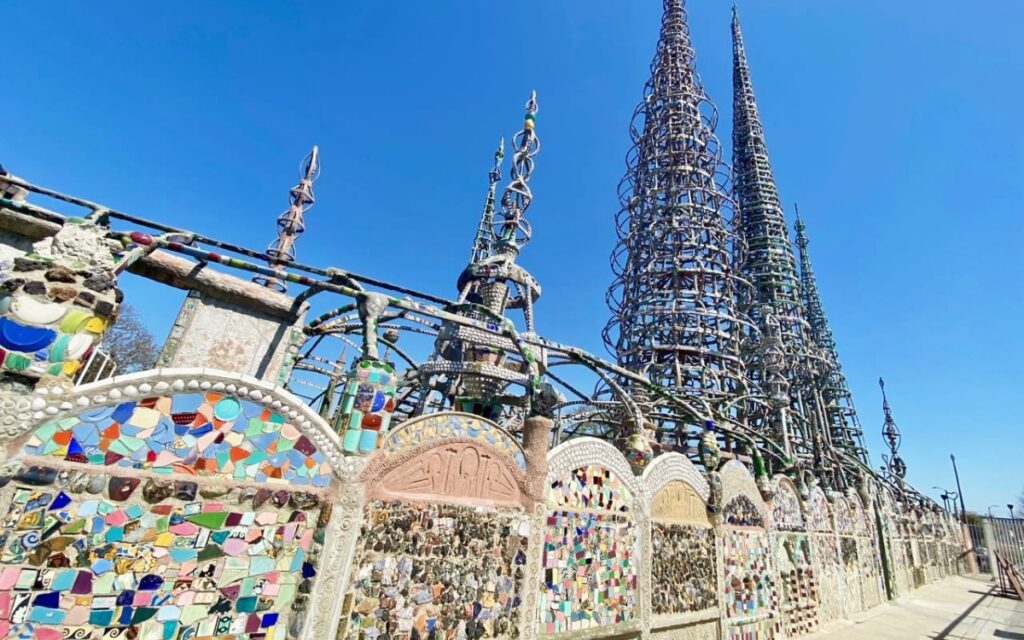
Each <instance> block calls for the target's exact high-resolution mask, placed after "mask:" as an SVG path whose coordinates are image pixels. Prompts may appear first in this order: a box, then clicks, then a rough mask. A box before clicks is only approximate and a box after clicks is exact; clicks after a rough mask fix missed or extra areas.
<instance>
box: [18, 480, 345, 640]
mask: <svg viewBox="0 0 1024 640" xmlns="http://www.w3.org/2000/svg"><path fill="white" fill-rule="evenodd" d="M19 480H22V481H23V480H29V481H32V482H33V483H34V484H36V485H38V484H40V483H42V482H44V481H52V484H51V485H49V486H27V485H25V484H24V482H19ZM140 483H141V481H140V480H139V479H138V478H119V477H110V478H106V477H104V476H101V475H89V474H83V473H78V472H66V471H65V472H61V473H60V474H59V475H58V474H57V473H56V472H55V471H52V472H51V471H48V470H45V469H40V468H36V469H35V470H33V471H30V472H26V473H23V474H21V476H20V477H16V478H15V480H14V482H13V483H12V484H11V485H9V487H8V489H7V491H6V492H5V495H6V498H5V499H4V504H3V505H2V508H3V514H4V515H3V520H2V527H3V532H2V533H0V547H2V552H0V553H2V556H0V562H2V563H3V565H4V567H3V569H2V571H0V637H4V638H7V637H11V638H25V639H35V640H57V639H58V638H75V639H79V640H105V639H108V638H140V639H141V638H153V639H159V640H172V639H173V640H177V639H182V640H184V639H185V638H203V637H230V638H233V639H242V638H245V639H252V640H271V638H279V639H283V638H286V637H289V634H288V633H287V629H288V628H289V627H292V628H293V630H294V631H298V630H299V629H300V628H301V622H302V617H304V615H305V608H306V606H307V602H306V600H307V598H308V596H307V595H306V594H308V593H309V592H310V591H311V589H312V582H313V580H314V576H315V575H316V568H315V567H316V564H317V553H318V552H319V547H320V544H321V543H322V535H323V532H322V526H323V524H322V523H323V520H322V519H321V516H324V517H326V515H327V514H326V513H320V509H319V500H318V499H317V498H316V497H315V496H313V495H311V494H297V493H292V494H289V493H287V492H284V491H279V492H277V493H273V492H270V491H269V490H267V492H266V493H267V494H270V495H266V496H264V495H262V494H261V493H260V492H259V491H257V490H255V489H236V490H234V491H226V492H225V491H223V490H217V491H216V493H220V494H221V495H219V496H217V497H210V498H204V497H202V496H199V497H197V496H196V492H197V487H196V485H195V484H194V483H187V482H178V483H156V482H154V481H152V480H150V481H147V483H146V486H144V487H142V488H141V489H140V490H137V489H138V485H139V484H140ZM204 493H207V492H205V491H204ZM325 511H326V509H325Z"/></svg>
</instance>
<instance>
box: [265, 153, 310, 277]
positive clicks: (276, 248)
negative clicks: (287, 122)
mask: <svg viewBox="0 0 1024 640" xmlns="http://www.w3.org/2000/svg"><path fill="white" fill-rule="evenodd" d="M303 165H304V168H303V170H302V174H301V175H302V177H301V179H300V180H299V184H297V185H295V186H294V187H292V188H291V189H290V190H289V191H288V209H287V210H286V211H285V212H284V213H282V214H281V215H279V216H278V217H277V238H276V239H274V241H273V242H271V243H270V245H269V246H268V247H267V255H268V256H269V257H270V259H269V260H268V262H267V263H268V264H269V265H270V267H271V268H273V269H280V268H281V267H283V266H284V265H285V264H286V263H288V262H294V261H295V241H296V240H298V238H299V236H301V235H302V234H303V232H305V230H306V225H305V222H304V220H303V217H304V216H305V214H306V212H308V211H309V210H310V209H311V208H312V207H313V204H314V203H315V202H316V199H315V198H314V197H313V182H314V181H315V180H316V179H317V178H318V177H319V176H320V151H319V149H318V148H317V146H316V145H313V150H312V151H310V152H309V155H308V156H306V159H305V160H304V161H303ZM252 280H253V282H255V283H256V284H261V285H263V286H265V287H267V288H269V289H273V290H275V291H279V292H281V293H284V292H285V291H287V289H288V287H287V286H286V285H285V283H284V282H283V281H282V280H281V279H280V278H275V277H272V276H262V275H261V276H256V277H254V278H253V279H252Z"/></svg>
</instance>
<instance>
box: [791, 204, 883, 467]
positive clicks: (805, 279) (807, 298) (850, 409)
mask: <svg viewBox="0 0 1024 640" xmlns="http://www.w3.org/2000/svg"><path fill="white" fill-rule="evenodd" d="M804 230H805V228H804V222H803V220H801V219H800V210H799V209H797V211H796V246H797V248H798V249H799V250H800V290H801V295H802V296H803V303H804V309H805V310H806V313H807V321H808V322H809V323H810V325H811V334H812V335H813V336H814V340H815V342H816V343H817V344H818V346H819V347H820V348H821V349H822V351H823V352H824V355H825V359H826V364H827V365H828V366H827V368H826V371H825V372H824V374H823V375H821V376H819V381H818V388H819V389H820V392H821V396H822V401H823V402H824V405H825V406H824V411H825V420H826V424H827V425H828V428H829V432H830V433H831V435H832V444H833V446H835V447H836V448H837V449H841V450H843V451H845V452H847V453H848V454H850V455H853V456H856V457H857V458H859V459H860V460H861V461H862V462H864V463H865V464H867V462H868V454H867V449H866V448H865V447H864V434H863V431H862V430H861V427H860V421H859V420H858V419H857V410H856V409H855V408H854V406H853V394H851V393H850V387H849V385H847V383H846V376H845V375H844V374H843V368H842V366H840V364H839V352H838V350H837V349H836V341H835V339H834V338H833V337H832V329H831V328H830V327H829V325H828V319H827V318H826V317H825V310H824V308H823V307H822V306H821V297H820V296H819V295H818V283H817V281H816V280H815V277H814V270H813V269H811V258H810V256H809V255H808V253H807V245H808V240H807V235H806V234H805V233H804Z"/></svg>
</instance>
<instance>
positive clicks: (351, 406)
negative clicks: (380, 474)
mask: <svg viewBox="0 0 1024 640" xmlns="http://www.w3.org/2000/svg"><path fill="white" fill-rule="evenodd" d="M396 382H397V376H396V374H395V370H394V368H393V367H392V366H391V365H390V364H388V363H386V362H381V361H379V360H360V361H359V362H358V363H356V366H355V368H354V369H353V370H352V371H351V372H350V374H349V382H348V383H346V385H345V391H344V393H343V394H342V396H341V406H340V407H339V412H340V413H341V415H343V416H346V417H345V422H344V427H345V435H344V438H343V440H342V446H343V447H344V448H345V451H347V452H349V453H354V452H356V451H358V452H361V453H367V452H370V451H373V450H374V449H376V448H377V446H378V445H379V440H380V439H381V438H383V437H385V436H386V434H387V432H388V427H389V426H390V425H391V414H392V413H393V412H394V410H395V383H396Z"/></svg>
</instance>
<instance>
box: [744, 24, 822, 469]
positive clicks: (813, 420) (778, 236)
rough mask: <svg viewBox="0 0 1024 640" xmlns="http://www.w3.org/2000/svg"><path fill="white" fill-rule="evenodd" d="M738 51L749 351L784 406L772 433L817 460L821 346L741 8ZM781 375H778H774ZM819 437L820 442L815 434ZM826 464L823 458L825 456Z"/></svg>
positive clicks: (756, 373)
mask: <svg viewBox="0 0 1024 640" xmlns="http://www.w3.org/2000/svg"><path fill="white" fill-rule="evenodd" d="M732 48H733V68H732V83H733V127H732V141H733V176H734V180H735V183H734V187H735V194H736V205H737V209H738V212H739V213H738V220H739V224H738V225H737V227H738V230H739V233H740V236H741V238H742V240H743V247H744V252H743V253H742V254H741V255H740V256H739V264H738V267H739V270H740V272H741V273H742V274H743V276H744V278H746V279H747V280H748V281H750V282H751V284H752V289H751V290H750V293H751V295H750V297H749V299H746V300H743V301H742V305H741V307H742V308H743V309H744V311H746V312H747V314H748V315H749V316H750V318H751V319H752V320H753V321H754V322H756V323H757V324H758V325H759V328H760V329H761V340H760V342H761V345H760V346H759V347H758V348H753V349H749V350H747V352H746V353H745V356H746V357H747V359H748V367H747V370H748V373H749V375H750V377H751V378H752V379H753V380H755V381H757V382H758V383H759V384H760V386H761V387H762V388H763V390H764V391H766V392H768V393H769V394H770V395H771V396H772V397H773V399H774V400H775V404H776V406H777V408H778V409H779V411H778V412H777V413H776V415H775V416H774V417H773V422H774V424H773V425H772V427H771V431H772V432H774V433H776V434H777V435H779V436H781V439H782V440H783V442H784V443H785V446H786V449H787V450H789V451H790V452H791V453H792V454H794V455H796V456H798V457H800V458H804V459H805V460H806V461H808V462H810V461H813V459H814V457H815V456H814V452H815V450H817V451H819V453H820V450H821V449H822V448H824V446H825V445H826V442H827V441H824V439H827V437H828V436H827V435H824V436H823V435H822V434H820V433H818V431H820V424H821V420H820V417H819V412H818V410H817V406H816V405H817V403H816V399H815V390H814V385H813V381H814V369H815V367H816V366H817V362H816V361H817V360H818V358H816V355H817V353H818V349H817V348H816V347H815V346H814V343H813V340H812V338H811V327H810V325H809V324H808V322H807V320H806V318H805V316H804V310H803V305H802V304H801V300H800V282H799V278H798V276H797V271H796V260H795V258H794V257H793V249H792V247H791V245H790V241H789V232H788V230H787V228H786V219H785V214H784V213H783V210H782V203H781V202H780V200H779V194H778V189H777V188H776V186H775V178H774V175H773V174H772V166H771V162H770V161H769V159H768V147H767V145H766V144H765V135H764V128H763V127H762V126H761V118H760V115H759V114H758V110H757V102H756V101H755V99H754V87H753V84H752V83H751V80H750V67H749V66H748V65H747V57H746V52H745V50H744V46H743V34H742V33H741V31H740V22H739V15H738V12H737V10H736V7H735V6H734V7H733V10H732ZM778 341H781V345H776V346H775V348H779V347H781V350H782V352H783V360H784V364H783V371H784V378H782V377H780V376H778V374H775V375H774V376H773V372H772V371H771V370H770V369H771V364H773V363H770V362H765V361H766V360H769V359H768V358H766V353H767V352H766V349H767V348H768V346H771V345H769V344H768V343H769V342H773V343H777V342H778ZM773 377H774V378H776V379H775V380H772V379H771V378H773ZM816 438H818V441H817V442H816V441H815V439H816ZM818 459H819V461H820V459H821V458H820V455H819V456H818Z"/></svg>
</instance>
